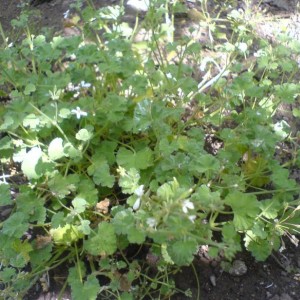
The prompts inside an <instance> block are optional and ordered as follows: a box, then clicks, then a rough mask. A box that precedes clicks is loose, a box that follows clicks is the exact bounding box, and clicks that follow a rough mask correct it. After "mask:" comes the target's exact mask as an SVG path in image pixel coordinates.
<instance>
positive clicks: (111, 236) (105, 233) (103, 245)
mask: <svg viewBox="0 0 300 300" xmlns="http://www.w3.org/2000/svg"><path fill="white" fill-rule="evenodd" d="M84 247H85V249H86V250H87V252H88V253H90V254H92V255H95V256H98V255H104V256H106V255H112V254H114V253H115V252H116V250H117V238H116V234H115V229H114V226H113V225H112V224H111V223H107V222H101V223H100V224H99V225H98V228H97V231H96V235H94V236H89V239H88V240H85V242H84Z"/></svg>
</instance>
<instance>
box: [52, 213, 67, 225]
mask: <svg viewBox="0 0 300 300" xmlns="http://www.w3.org/2000/svg"><path fill="white" fill-rule="evenodd" d="M64 220H65V215H64V213H63V212H62V211H59V212H57V213H56V214H54V215H53V217H52V219H51V227H52V228H57V227H59V226H62V225H63V224H64Z"/></svg>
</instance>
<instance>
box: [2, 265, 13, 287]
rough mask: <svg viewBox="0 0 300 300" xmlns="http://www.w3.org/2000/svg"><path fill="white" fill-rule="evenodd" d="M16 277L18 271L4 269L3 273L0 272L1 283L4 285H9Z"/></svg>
mask: <svg viewBox="0 0 300 300" xmlns="http://www.w3.org/2000/svg"><path fill="white" fill-rule="evenodd" d="M15 275H16V270H15V269H13V268H4V269H3V271H1V272H0V281H1V282H3V283H8V282H10V281H11V280H12V278H13V277H14V276H15Z"/></svg>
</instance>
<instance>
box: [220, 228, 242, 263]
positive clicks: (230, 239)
mask: <svg viewBox="0 0 300 300" xmlns="http://www.w3.org/2000/svg"><path fill="white" fill-rule="evenodd" d="M222 235H223V241H224V243H226V247H224V254H225V256H226V258H228V259H232V258H233V257H234V256H235V255H236V253H237V252H238V251H241V250H242V246H241V237H240V235H239V234H238V232H237V231H236V229H235V227H234V226H233V225H232V224H230V223H229V224H225V225H224V226H223V228H222Z"/></svg>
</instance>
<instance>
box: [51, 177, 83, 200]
mask: <svg viewBox="0 0 300 300" xmlns="http://www.w3.org/2000/svg"><path fill="white" fill-rule="evenodd" d="M79 182H80V177H79V176H78V175H77V174H71V175H68V176H66V177H63V176H62V175H60V174H57V175H55V176H54V177H53V178H52V179H51V180H50V181H49V182H48V186H49V188H50V190H51V192H52V193H53V194H54V195H55V196H57V197H58V198H64V197H65V196H66V195H69V194H70V193H71V192H75V191H76V190H77V187H78V183H79Z"/></svg>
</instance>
